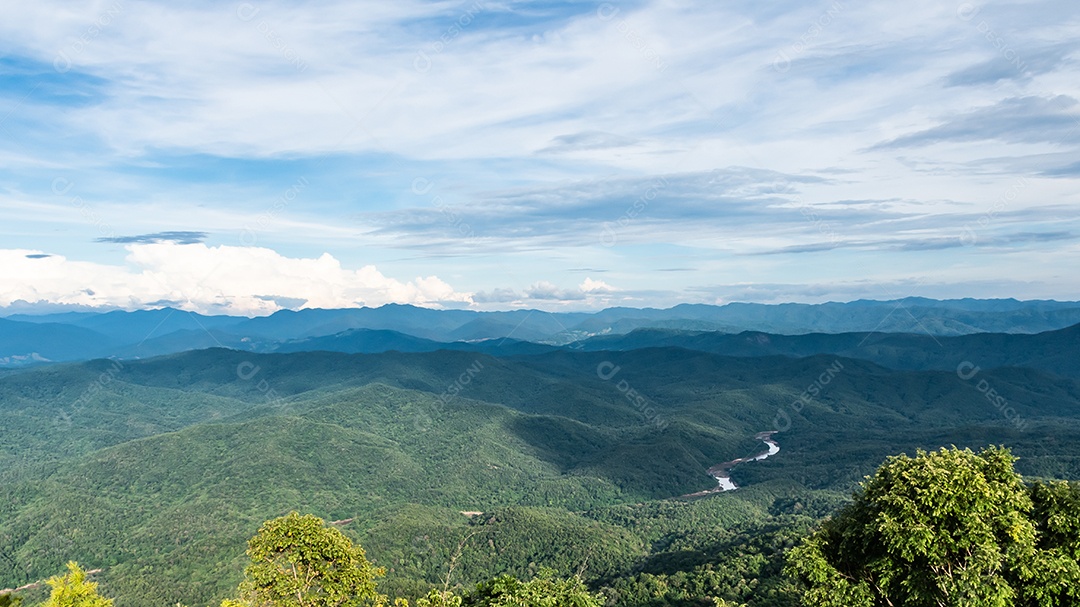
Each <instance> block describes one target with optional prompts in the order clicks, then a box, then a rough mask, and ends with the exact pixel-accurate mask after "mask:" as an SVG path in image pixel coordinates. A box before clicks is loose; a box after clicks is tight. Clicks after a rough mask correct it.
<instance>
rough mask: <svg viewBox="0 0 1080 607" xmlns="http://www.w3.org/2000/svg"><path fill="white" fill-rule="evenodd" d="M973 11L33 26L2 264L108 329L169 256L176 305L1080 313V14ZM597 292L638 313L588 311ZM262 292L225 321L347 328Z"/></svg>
mask: <svg viewBox="0 0 1080 607" xmlns="http://www.w3.org/2000/svg"><path fill="white" fill-rule="evenodd" d="M966 7H967V5H962V6H960V7H958V6H956V5H950V4H942V3H939V2H930V1H929V0H916V1H914V2H909V3H906V4H904V5H903V6H902V7H901V6H899V5H890V4H880V3H878V4H874V3H862V4H859V3H849V2H836V1H835V0H815V1H812V2H794V1H784V2H779V3H771V4H756V5H747V4H745V3H744V4H732V3H724V2H718V3H700V2H699V3H672V2H661V1H659V0H642V1H636V2H632V3H616V4H612V5H608V4H604V3H582V2H576V1H570V0H567V1H556V2H543V3H536V2H524V1H519V0H508V1H501V2H487V1H480V2H474V1H473V0H464V1H461V2H458V1H454V2H450V1H437V2H426V1H422V0H403V1H401V2H392V3H386V2H382V3H380V2H375V1H374V0H364V1H361V2H352V1H349V2H346V1H345V0H332V1H329V2H324V3H320V5H319V6H318V7H317V8H314V7H312V6H310V5H306V4H303V3H239V4H229V5H216V4H206V3H195V4H177V3H171V4H170V3H163V2H157V1H149V2H138V3H135V2H128V1H121V2H112V1H111V0H106V1H104V2H98V3H89V4H81V5H72V4H70V3H64V2H60V1H59V0H42V1H40V2H32V3H24V5H20V7H19V10H18V11H7V14H5V15H4V19H0V213H2V214H3V215H4V219H5V234H4V239H5V246H6V247H7V248H8V250H13V251H14V250H17V251H24V253H22V255H23V256H22V257H21V258H20V259H19V263H20V264H38V265H39V266H43V267H53V266H51V265H49V264H58V265H57V266H56V267H57V268H61V267H62V268H64V270H63V272H59V270H57V271H58V272H59V273H58V274H55V275H54V274H34V273H32V272H31V271H30V270H29V269H28V267H29V266H25V265H20V266H19V267H20V268H22V269H21V270H20V272H23V273H22V274H19V277H20V278H19V279H20V280H24V281H28V282H29V285H28V286H23V287H21V288H24V290H25V291H26V292H25V293H23V296H25V297H27V298H30V299H29V300H33V301H38V300H40V299H41V296H39V295H35V294H34V292H31V290H30V287H36V286H37V284H36V283H39V282H40V283H41V284H42V285H46V284H48V285H50V286H48V288H47V289H46V288H45V287H44V286H43V287H42V290H41V292H42V293H45V292H48V293H50V294H51V295H49V297H57V298H60V299H58V300H57V301H65V302H84V301H91V300H92V301H96V302H97V303H99V304H100V305H113V304H115V303H116V302H119V301H120V300H119V299H115V298H113V297H114V295H113V294H115V293H124V292H123V291H122V289H120V287H118V286H115V285H113V283H112V282H109V281H111V280H112V279H113V278H115V279H116V280H117V281H123V280H129V279H131V278H132V277H131V276H129V275H128V274H127V273H125V272H134V273H135V275H136V276H141V273H142V272H143V268H144V266H142V265H138V263H136V262H135V261H133V259H132V257H131V256H132V255H133V252H132V251H134V250H142V249H140V247H163V248H162V249H161V250H162V251H165V250H168V251H171V253H170V254H172V255H176V256H177V259H178V260H183V261H177V262H175V263H174V264H173V265H170V266H169V268H170V271H172V272H177V273H179V274H180V275H186V273H187V270H184V269H183V265H184V264H192V266H193V267H196V266H197V267H200V268H201V267H202V266H201V264H202V263H203V256H202V254H201V253H197V251H198V250H201V249H197V247H205V248H207V250H214V251H218V250H222V248H223V247H224V248H225V250H229V251H232V250H233V249H232V248H235V249H236V254H238V255H245V253H243V251H244V250H245V249H252V250H255V251H271V252H273V253H274V254H276V255H279V256H280V257H281V258H282V259H287V260H318V259H321V258H322V255H323V254H324V253H327V252H329V253H330V254H332V256H333V259H334V260H337V261H338V262H339V263H340V264H341V266H342V267H347V268H365V267H368V266H372V265H373V264H377V266H378V267H379V268H380V269H381V271H385V272H386V273H387V274H386V275H383V276H384V278H385V277H386V276H389V275H393V276H405V277H409V276H412V277H416V276H433V275H436V276H440V277H444V278H445V279H446V281H447V282H448V283H453V284H454V287H455V288H454V289H452V292H453V293H454V294H456V295H453V297H458V299H455V300H454V301H455V302H457V303H458V304H462V305H470V304H468V303H467V302H466V301H465V299H462V297H464V296H465V295H467V294H469V293H475V294H477V295H476V299H473V300H472V305H476V306H488V307H494V306H498V305H519V304H520V305H528V304H529V303H536V304H537V305H541V304H543V305H547V304H550V305H551V306H565V305H577V306H590V305H602V304H603V303H604V302H627V301H628V302H631V303H633V302H637V303H641V304H649V303H659V302H661V301H663V302H668V303H671V302H673V301H677V300H678V299H679V298H680V297H681V298H682V299H700V300H708V299H709V298H711V297H713V294H712V293H711V292H708V291H704V290H701V289H703V288H704V287H702V285H708V284H714V283H723V284H730V285H736V284H740V283H741V281H742V280H744V279H746V278H745V277H747V276H750V277H753V278H752V280H753V281H755V282H758V283H760V284H763V285H764V284H774V285H795V284H797V283H798V282H799V281H803V282H804V283H805V284H806V285H814V288H815V289H816V288H817V287H818V286H820V287H821V289H824V290H826V291H827V290H828V288H829V285H836V293H837V295H836V297H838V298H839V297H842V294H844V293H854V292H855V291H856V290H853V289H851V288H849V287H848V286H845V285H850V284H853V283H854V282H855V281H857V280H863V279H865V280H869V281H871V282H874V281H876V282H877V283H880V284H882V285H892V284H898V281H902V280H906V279H908V278H910V277H911V276H918V277H919V278H921V279H923V280H921V282H920V281H916V282H915V283H914V284H938V283H942V284H944V282H946V279H947V280H951V281H955V282H956V284H957V285H958V286H957V292H956V293H954V295H956V296H963V295H965V293H963V292H962V290H963V289H964V288H966V287H964V286H963V285H971V284H983V283H982V282H980V281H982V280H983V279H984V277H985V276H989V278H986V280H991V279H992V277H993V275H994V274H993V273H994V272H996V273H997V275H998V279H999V281H1000V284H1001V285H1007V286H1008V288H1012V289H1018V290H1019V291H1017V292H1015V293H1012V295H1015V296H1017V297H1023V296H1024V295H1025V292H1024V289H1027V290H1029V291H1031V292H1035V291H1038V290H1040V289H1043V288H1044V287H1045V288H1046V289H1055V288H1056V289H1058V290H1059V291H1060V296H1065V295H1066V294H1068V293H1071V292H1074V291H1075V289H1077V288H1080V283H1076V282H1075V281H1076V280H1077V279H1075V278H1071V277H1061V276H1058V275H1056V274H1053V273H1052V272H1051V271H1050V270H1046V271H1045V272H1043V270H1041V269H1040V270H1034V271H1032V270H1031V268H1037V267H1041V265H1045V264H1044V263H1043V262H1044V261H1045V260H1046V259H1050V258H1052V259H1055V260H1056V261H1057V262H1058V264H1059V265H1062V266H1066V265H1069V264H1072V265H1076V264H1077V263H1080V249H1078V247H1077V245H1076V242H1075V239H1074V238H1073V236H1072V235H1073V234H1077V233H1080V227H1078V226H1077V225H1076V217H1077V216H1078V215H1077V213H1076V212H1075V211H1076V209H1077V208H1080V195H1078V194H1077V189H1076V188H1075V180H1076V179H1077V178H1078V177H1080V169H1078V167H1080V164H1078V162H1080V102H1078V100H1080V79H1077V78H1076V73H1075V72H1076V66H1077V61H1078V60H1080V41H1078V40H1076V37H1075V36H1072V35H1071V33H1072V32H1074V31H1076V30H1077V28H1080V14H1078V13H1077V11H1075V10H1074V8H1073V5H1072V4H1070V3H1068V2H1064V1H1062V0H1031V1H1030V2H1023V3H1012V2H1009V3H990V4H984V5H979V6H978V7H975V6H972V7H971V10H968V9H967V8H966ZM1018 180H1023V183H1024V186H1023V187H1022V188H1019V189H1017V188H1016V187H1014V184H1015V183H1016V182H1017V181H1018ZM297 184H302V187H298V186H297ZM973 226H974V228H977V229H975V230H974V231H975V232H976V233H977V234H976V237H975V238H972V237H970V234H972V231H971V230H972V229H973ZM965 235H968V236H965ZM958 242H959V243H960V244H957V243H958ZM100 243H107V244H112V245H122V246H111V247H103V246H100ZM132 247H134V249H132ZM170 247H172V248H170ZM189 247H190V248H189ZM27 254H30V255H52V257H40V258H27V257H25V255H27ZM249 254H251V255H255V254H254V253H251V252H249ZM260 254H261V253H260ZM61 262H62V263H61ZM139 263H141V262H139ZM155 263H158V262H155ZM162 263H163V262H162ZM78 264H91V265H89V266H85V268H86V269H87V272H85V273H84V272H79V271H72V270H71V268H82V267H84V266H80V265H78ZM132 264H135V265H132ZM301 265H303V264H301ZM147 267H150V266H147ZM154 267H157V266H154ZM320 267H321V266H320ZM103 268H104V269H103ZM583 268H590V271H588V272H584V273H585V274H586V275H587V276H588V275H590V274H591V273H592V272H593V271H595V272H596V276H599V275H600V273H601V272H602V273H603V276H604V278H605V280H606V281H609V283H610V284H612V285H618V290H616V291H612V292H610V293H601V292H599V291H597V292H590V293H588V294H586V293H585V292H584V291H582V290H581V289H580V288H579V287H580V285H581V278H582V273H583V272H582V269H583ZM38 269H40V267H39V268H38ZM118 269H119V270H118ZM121 270H123V271H121ZM672 270H679V271H672ZM353 271H354V272H356V271H359V270H353ZM117 272H120V273H119V274H118V273H117ZM903 273H908V274H906V275H904V276H899V274H903ZM984 275H985V276H984ZM1033 275H1034V277H1033ZM60 276H62V277H63V280H67V281H69V283H70V284H67V286H66V287H65V288H61V287H60V286H59V285H60V283H59V282H49V281H53V280H54V281H59V280H60V278H59V277H60ZM258 276H259V279H260V280H267V281H271V283H272V284H274V285H275V287H274V288H273V289H270V290H260V289H256V288H254V287H249V288H246V289H245V290H243V291H242V292H241V291H237V292H235V293H234V292H233V291H230V290H229V289H226V288H225V286H222V287H221V289H220V292H219V293H218V294H217V295H216V296H215V297H223V298H231V297H235V298H238V299H237V302H238V303H236V304H235V305H237V306H238V308H237V309H244V310H264V309H272V308H274V307H279V306H286V307H295V306H297V305H307V304H304V303H300V300H301V299H303V300H304V301H307V300H308V299H311V298H314V299H318V297H316V295H314V294H310V293H305V292H304V289H318V288H321V287H318V286H317V285H316V284H315V283H310V282H306V280H305V279H304V278H303V276H301V275H300V274H296V275H292V274H290V275H289V276H288V277H286V278H281V279H280V280H288V281H292V282H291V285H292V286H287V285H285V284H284V283H282V282H280V281H278V282H274V280H275V279H274V278H272V277H270V276H263V275H261V274H260V275H258ZM341 276H351V275H349V274H347V272H346V273H345V274H342V275H341ZM100 277H111V278H109V279H108V280H106V281H105V283H101V282H100V281H99V280H98V279H99V278H100ZM327 280H328V281H329V283H330V284H335V285H336V284H337V283H336V282H334V281H335V280H337V278H334V279H333V280H331V279H329V278H327ZM342 280H344V279H342ZM1031 280H1036V281H1041V282H1038V284H1035V285H1032V284H1031V283H1030V282H1029V281H1031ZM398 282H400V284H401V285H409V284H412V285H413V287H414V288H416V289H419V291H417V293H420V294H419V295H417V294H415V293H414V294H412V295H409V294H405V295H400V294H395V295H392V296H391V295H389V294H388V293H391V292H393V293H399V291H397V290H395V289H397V288H398V287H393V288H390V287H387V289H388V290H387V291H386V293H382V292H379V293H382V294H378V295H371V296H370V299H371V300H372V301H399V300H400V301H424V302H437V301H439V297H441V296H439V295H436V293H435V291H438V289H436V290H435V291H430V292H429V291H424V289H423V288H421V283H419V282H417V281H416V279H412V280H406V279H401V280H400V281H398ZM90 283H94V284H93V286H92V287H90V288H91V289H92V290H93V292H94V293H96V294H98V295H97V296H96V297H97V299H94V298H93V297H91V296H89V295H86V294H85V292H84V289H86V288H88V286H89V285H90ZM185 284H186V283H185ZM319 284H321V283H319ZM365 284H366V283H365ZM372 284H382V283H379V281H377V280H376V281H375V282H374V283H372ZM103 285H104V286H103ZM184 288H189V287H186V286H185V287H184ZM190 288H195V287H194V286H192V287H190ZM342 288H343V287H342ZM402 288H403V289H405V291H408V287H402ZM334 289H338V287H336V286H335V287H334V288H333V289H331V291H333V292H335V293H337V292H338V291H334ZM808 289H809V287H808ZM376 291H378V290H377V289H376ZM342 292H343V291H342ZM789 292H790V293H791V294H792V295H791V296H793V297H795V296H799V297H816V296H817V295H816V293H817V291H815V290H813V289H809V290H805V289H804V290H799V289H797V288H793V289H792V290H790V291H789ZM64 293H69V294H74V295H63V294H64ZM79 293H81V295H79ZM140 293H141V294H140V295H138V297H139V298H145V299H138V301H151V299H149V298H151V297H156V298H157V299H160V300H162V301H164V300H169V301H174V300H177V301H178V300H180V299H182V297H181V295H183V293H182V289H180V288H179V287H177V288H171V289H166V290H155V289H151V288H149V287H146V288H143V289H142V291H140ZM744 293H745V295H746V296H747V297H751V296H753V293H754V292H753V290H752V289H750V290H746V291H744ZM102 294H107V295H102ZM128 295H132V294H131V293H127V294H126V295H123V296H124V297H127V296H128ZM307 295H310V296H311V297H310V298H309V297H307ZM132 296H133V295H132ZM459 296H461V297H459ZM725 296H726V295H725ZM770 296H771V295H770ZM200 297H201V296H200ZM350 297H351V296H344V295H342V296H340V297H339V296H337V295H335V296H334V297H332V298H330V299H328V300H327V301H331V300H332V301H353V300H354V299H355V298H352V299H350ZM357 297H359V298H360V299H364V300H365V301H366V300H367V299H365V298H367V297H368V296H366V295H365V296H360V295H357ZM35 298H36V299H35ZM87 298H90V299H87ZM111 298H112V299H111ZM194 299H199V297H196V298H194ZM466 299H467V298H466ZM481 300H483V301H481ZM124 301H127V300H124ZM199 301H203V302H204V303H205V305H225V304H222V303H221V302H220V301H219V300H211V299H205V300H204V299H199ZM320 301H321V300H320ZM110 302H113V303H112V304H110ZM208 302H209V303H208ZM213 302H217V303H213ZM72 305H75V303H73V304H72ZM78 305H82V304H81V303H80V304H78ZM123 305H127V304H126V303H125V304H123ZM200 305H203V304H200ZM431 305H439V304H438V303H432V304H431Z"/></svg>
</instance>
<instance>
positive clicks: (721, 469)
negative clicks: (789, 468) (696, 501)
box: [680, 430, 780, 497]
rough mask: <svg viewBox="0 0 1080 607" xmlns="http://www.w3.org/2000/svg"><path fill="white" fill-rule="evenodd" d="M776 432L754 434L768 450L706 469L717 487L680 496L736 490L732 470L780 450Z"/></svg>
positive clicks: (736, 486)
mask: <svg viewBox="0 0 1080 607" xmlns="http://www.w3.org/2000/svg"><path fill="white" fill-rule="evenodd" d="M773 434H776V430H770V431H768V432H758V433H757V434H755V435H754V438H756V439H757V440H759V441H761V442H763V443H765V444H766V445H767V446H768V447H769V448H768V450H767V451H762V452H761V453H758V454H757V455H753V456H750V457H740V458H739V459H733V460H731V461H730V462H724V463H722V464H716V465H715V466H713V467H711V468H709V469H708V470H706V471H705V473H706V474H708V475H709V476H711V477H713V478H715V479H716V482H717V485H718V486H717V487H716V488H714V489H706V490H705V491H698V492H697V493H687V494H686V495H683V496H680V497H701V496H704V495H711V494H713V493H723V492H724V491H734V490H736V489H738V488H739V486H738V485H736V484H735V482H734V481H732V480H731V470H732V469H733V468H734V467H735V466H738V465H739V464H745V463H746V462H756V461H760V460H763V459H766V458H768V457H771V456H773V455H776V454H777V453H779V452H780V445H778V444H777V443H776V441H774V440H773V438H772V436H773Z"/></svg>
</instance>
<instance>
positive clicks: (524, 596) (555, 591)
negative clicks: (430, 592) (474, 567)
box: [463, 568, 604, 607]
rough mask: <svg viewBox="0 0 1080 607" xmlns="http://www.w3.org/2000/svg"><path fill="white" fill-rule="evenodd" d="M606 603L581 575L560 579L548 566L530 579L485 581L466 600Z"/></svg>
mask: <svg viewBox="0 0 1080 607" xmlns="http://www.w3.org/2000/svg"><path fill="white" fill-rule="evenodd" d="M603 603H604V602H603V599H602V597H601V596H600V595H595V594H591V593H590V592H589V590H588V588H586V587H585V584H584V582H582V581H581V579H580V578H578V577H571V578H567V579H558V578H556V577H555V572H554V571H552V570H551V569H546V568H543V569H541V570H540V573H539V574H538V575H537V576H536V577H535V578H533V579H532V580H529V581H528V582H522V581H520V580H518V579H517V578H515V577H513V576H511V575H502V576H499V577H497V578H495V579H493V580H489V581H487V582H483V583H481V584H478V585H477V586H476V589H475V590H474V591H473V592H471V593H469V594H468V595H466V596H465V597H464V601H463V604H464V605H465V607H600V606H601V605H603Z"/></svg>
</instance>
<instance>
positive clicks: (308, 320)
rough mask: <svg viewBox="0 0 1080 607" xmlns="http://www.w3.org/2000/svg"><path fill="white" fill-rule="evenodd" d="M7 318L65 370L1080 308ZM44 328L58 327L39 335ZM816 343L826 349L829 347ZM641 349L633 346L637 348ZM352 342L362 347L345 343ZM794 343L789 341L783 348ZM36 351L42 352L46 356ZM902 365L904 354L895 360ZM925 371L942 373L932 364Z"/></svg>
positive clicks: (964, 329)
mask: <svg viewBox="0 0 1080 607" xmlns="http://www.w3.org/2000/svg"><path fill="white" fill-rule="evenodd" d="M13 319H18V320H13ZM7 321H8V322H21V323H23V325H24V326H23V328H22V329H21V330H20V331H19V332H15V331H14V329H12V330H11V331H9V334H10V337H9V338H5V337H4V336H3V335H0V366H13V365H25V364H34V363H35V362H37V363H40V362H43V361H41V360H40V359H41V358H44V359H49V360H61V361H66V360H80V359H86V358H88V357H121V358H135V357H146V356H155V355H162V354H169V353H173V352H182V351H186V350H192V349H202V348H207V347H218V346H226V347H231V348H238V349H242V350H249V351H257V352H258V351H272V350H274V349H281V350H282V351H289V350H298V349H306V348H312V349H328V350H336V351H344V352H374V351H383V350H386V349H398V350H404V351H425V350H432V349H441V348H449V349H463V348H467V347H466V346H457V345H450V344H453V343H455V342H468V343H474V342H475V343H482V344H483V345H482V346H478V347H475V348H471V349H474V350H477V351H484V352H489V353H511V354H516V353H525V352H529V351H531V352H541V351H544V349H543V348H540V347H528V346H524V345H522V344H520V343H519V342H518V340H523V341H530V342H537V343H543V344H551V345H567V344H571V343H574V342H581V341H582V340H586V339H588V338H590V337H595V336H612V335H619V334H626V333H630V332H632V331H635V330H638V329H668V330H677V331H684V332H685V331H697V332H700V331H722V332H727V333H741V332H743V331H747V330H751V331H758V332H764V333H770V334H774V335H800V334H807V333H830V334H842V333H852V332H856V333H857V332H870V333H907V334H915V335H924V336H933V338H934V339H937V338H939V337H948V336H959V335H972V334H978V333H995V332H996V333H1017V334H1022V333H1038V332H1044V331H1050V330H1055V329H1061V328H1064V327H1068V326H1071V325H1074V324H1077V323H1080V304H1077V303H1075V302H1053V301H1031V302H1021V301H1016V300H968V299H965V300H953V301H935V300H928V299H919V298H908V299H904V300H898V301H891V302H890V301H884V302H883V301H855V302H850V303H827V304H817V305H810V304H780V305H764V304H740V303H733V304H727V305H723V306H712V305H704V304H683V305H679V306H675V307H673V308H669V309H664V310H661V309H649V308H646V309H635V308H610V309H606V310H602V311H599V312H595V313H580V312H574V313H549V312H542V311H537V310H514V311H505V312H477V311H471V310H433V309H427V308H419V307H416V306H410V305H386V306H382V307H378V308H350V309H341V310H321V309H308V310H300V311H281V312H277V313H275V314H272V315H270V316H266V317H259V318H242V317H231V316H205V315H199V314H194V313H190V312H183V311H179V310H175V309H171V308H164V309H160V310H142V311H135V312H123V311H112V312H108V313H103V314H87V313H82V312H79V313H62V314H49V315H44V316H39V317H32V316H28V315H25V314H23V315H15V316H12V317H11V318H8V319H7ZM42 321H48V322H42ZM30 325H34V326H38V327H39V329H37V331H38V333H34V332H33V331H34V330H32V329H30V328H28V326H30ZM44 326H52V327H53V328H52V329H41V328H40V327H44ZM56 326H67V327H76V328H79V329H88V330H91V331H93V332H94V333H93V334H89V333H83V334H76V333H70V334H68V338H62V337H61V333H58V332H57V331H59V330H58V329H56V328H55V327H56ZM358 329H367V330H378V331H393V332H396V333H398V334H399V336H397V337H395V338H394V339H393V340H389V341H386V343H385V344H382V345H380V344H379V341H378V340H377V339H374V336H373V335H368V336H367V337H363V336H362V335H361V334H354V335H352V336H348V337H340V336H339V335H340V334H342V333H343V332H346V331H351V330H358ZM33 335H40V339H42V340H44V341H43V342H42V343H44V344H45V346H43V348H37V349H35V348H34V347H32V346H34V345H35V344H36V342H35V341H34V338H33V337H32V336H33ZM80 335H81V337H80ZM404 336H407V337H404ZM313 338H326V339H325V340H323V341H312V342H306V343H307V345H301V344H303V343H305V342H303V341H302V340H305V339H313ZM411 339H419V340H427V341H428V342H439V343H441V344H443V345H439V346H437V345H435V344H432V343H426V342H416V341H410V340H411ZM503 339H510V340H514V341H512V342H503V341H501V340H503ZM637 339H640V336H638V337H634V338H633V340H637ZM658 339H659V338H658ZM682 339H688V340H699V339H706V340H708V339H714V338H712V337H709V338H698V337H694V336H683V337H679V338H674V337H666V338H662V339H660V341H657V342H655V343H654V345H680V346H685V347H697V348H699V349H702V348H704V349H706V350H708V351H722V352H726V353H730V354H733V355H734V354H738V353H739V352H740V351H739V350H738V349H735V350H733V349H731V348H733V347H735V346H734V345H733V344H732V343H726V344H721V345H715V344H714V345H699V346H693V345H688V344H685V343H677V342H678V341H679V340H682ZM814 339H817V340H819V341H820V340H823V339H824V338H814ZM847 339H849V338H839V341H837V342H836V343H833V342H829V343H830V344H832V345H828V346H820V347H818V346H806V345H805V343H803V342H798V343H797V344H792V345H783V347H777V348H775V349H769V348H764V349H762V348H757V349H754V348H751V349H750V350H748V351H747V353H745V354H740V355H756V354H759V353H771V354H785V355H796V356H798V355H806V354H812V353H816V352H844V353H847V354H850V355H852V356H871V354H866V353H859V352H848V350H847V349H845V348H851V347H853V346H851V345H850V344H849V345H844V344H847V342H846V341H845V340H847ZM633 340H631V342H629V343H634V342H633ZM857 340H859V341H861V340H862V337H858V338H857ZM350 341H352V342H354V343H347V342H350ZM931 341H933V340H931ZM484 342H488V343H484ZM596 343H600V342H596ZM616 343H617V342H616ZM786 343H787V342H784V341H783V340H781V344H786ZM823 343H824V342H823ZM285 344H288V345H285ZM335 344H336V345H335ZM511 344H513V345H514V348H513V349H512V350H505V349H504V348H502V346H509V345H511ZM91 345H92V347H90V346H91ZM887 345H889V344H887ZM915 345H916V346H917V345H918V344H915ZM934 345H936V343H935V344H934ZM497 346H498V347H497ZM605 347H606V346H605ZM613 347H621V346H613ZM631 347H632V346H631ZM740 347H744V346H740ZM881 347H882V348H884V347H885V346H884V345H883V346H881ZM897 347H899V346H897ZM784 348H789V349H784ZM42 349H44V350H48V352H49V353H50V354H51V355H46V354H45V353H44V352H43V351H41V350H42ZM901 349H903V348H901ZM34 352H37V353H38V354H37V358H35V356H34V354H33V353H34ZM5 353H6V354H5ZM950 355H951V354H950ZM897 356H900V355H899V354H897ZM11 357H21V358H11ZM900 358H903V357H902V356H901V357H900ZM871 359H872V360H879V361H881V362H882V363H883V364H890V365H895V361H893V360H891V359H890V358H889V355H887V354H885V353H881V352H878V353H877V354H873V356H871ZM1070 364H1071V363H1069V362H1068V361H1065V362H1060V363H1053V362H1045V364H1043V366H1042V367H1040V368H1047V369H1053V368H1068V367H1069V365H1070ZM1063 366H1064V367H1063ZM909 367H911V368H915V367H919V365H914V364H912V365H908V366H906V367H905V366H903V365H901V367H900V368H909ZM922 367H927V368H936V367H934V365H931V364H929V363H926V364H924V365H922ZM919 368H921V367H919Z"/></svg>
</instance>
